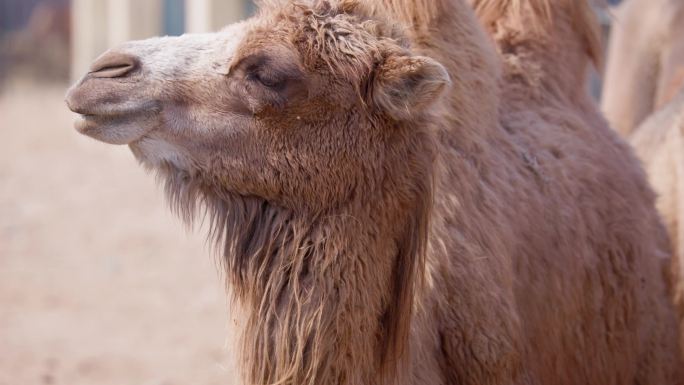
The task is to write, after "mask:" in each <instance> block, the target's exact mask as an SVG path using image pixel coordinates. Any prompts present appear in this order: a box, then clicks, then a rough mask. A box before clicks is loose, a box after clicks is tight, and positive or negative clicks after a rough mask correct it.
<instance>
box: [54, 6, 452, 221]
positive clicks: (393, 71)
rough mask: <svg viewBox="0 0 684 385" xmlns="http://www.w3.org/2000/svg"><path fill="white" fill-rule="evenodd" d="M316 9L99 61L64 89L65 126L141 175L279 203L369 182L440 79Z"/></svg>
mask: <svg viewBox="0 0 684 385" xmlns="http://www.w3.org/2000/svg"><path fill="white" fill-rule="evenodd" d="M318 7H319V8H316V9H313V8H310V7H308V6H303V5H286V6H284V7H281V8H276V9H271V10H262V13H261V14H260V15H259V16H257V17H255V18H252V19H251V20H248V21H246V22H242V23H238V24H235V25H232V26H229V27H227V28H226V29H224V30H223V31H221V32H219V33H215V34H205V35H184V36H181V37H174V38H170V37H165V38H156V39H150V40H145V41H139V42H130V43H127V44H125V45H123V46H121V47H119V48H116V49H114V50H112V51H110V52H108V53H106V54H105V55H103V56H102V57H101V58H99V59H98V60H97V61H96V62H95V64H94V65H93V68H92V71H91V72H90V73H89V74H87V75H86V76H85V77H84V78H83V79H82V80H81V81H80V82H79V83H78V84H76V85H75V86H74V87H73V88H72V89H71V90H70V91H69V93H68V95H67V103H68V105H69V107H70V108H71V109H72V110H73V111H75V112H77V113H79V114H81V115H82V117H81V120H80V121H78V122H77V123H76V129H77V130H78V131H80V132H81V133H83V134H86V135H89V136H91V137H93V138H95V139H98V140H101V141H104V142H108V143H115V144H128V145H130V147H131V149H132V151H133V153H134V154H135V156H136V157H137V158H139V159H140V160H141V161H142V162H143V163H144V164H146V165H147V166H151V167H152V168H155V169H158V170H162V171H163V172H172V173H179V172H182V173H184V174H186V175H192V176H197V177H199V178H201V179H202V180H203V183H204V184H205V185H212V186H217V185H219V186H221V188H222V189H223V190H225V191H228V192H230V193H237V194H240V195H251V196H258V197H261V198H265V199H267V200H271V201H276V202H277V203H279V204H283V205H286V206H294V205H298V204H302V202H306V204H307V205H311V206H314V207H315V208H317V209H320V208H321V207H322V206H330V205H334V204H339V203H341V202H342V201H345V200H348V199H350V198H351V197H352V196H353V195H355V192H354V190H355V189H362V188H373V186H371V185H372V184H373V183H376V182H377V180H374V179H379V178H382V174H381V173H382V167H383V165H382V164H381V163H378V161H379V160H381V159H382V158H383V155H382V154H383V152H384V151H387V148H388V144H389V143H392V142H395V143H396V142H397V137H402V139H401V140H407V139H406V138H405V136H406V132H404V131H403V130H400V129H396V128H394V127H393V126H398V125H402V122H406V121H409V120H412V119H414V115H416V116H417V115H421V114H423V112H422V111H424V109H425V108H426V107H427V106H428V105H429V104H431V103H432V101H433V100H434V99H435V98H436V97H437V96H438V95H439V94H440V93H441V90H442V89H443V86H444V85H445V84H446V83H447V82H448V75H447V74H446V71H445V70H444V68H443V67H442V66H441V65H440V64H438V63H436V62H435V61H433V60H432V59H429V58H426V57H420V56H415V55H413V54H412V53H411V52H410V51H409V49H408V48H407V47H406V46H405V43H404V39H403V37H402V36H400V35H398V33H397V32H396V30H395V29H393V28H390V27H387V26H385V25H384V24H383V23H382V22H381V21H377V20H373V19H371V18H370V17H367V16H364V15H363V14H361V13H358V12H355V10H354V9H348V10H339V9H335V10H332V9H331V8H328V6H327V5H326V3H325V2H322V4H321V5H319V6H318ZM369 176H370V178H369Z"/></svg>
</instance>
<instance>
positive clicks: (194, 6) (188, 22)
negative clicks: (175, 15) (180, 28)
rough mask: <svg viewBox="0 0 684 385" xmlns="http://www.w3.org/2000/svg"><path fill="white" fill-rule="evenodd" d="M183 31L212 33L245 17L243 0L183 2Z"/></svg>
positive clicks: (245, 4) (194, 0)
mask: <svg viewBox="0 0 684 385" xmlns="http://www.w3.org/2000/svg"><path fill="white" fill-rule="evenodd" d="M185 15H186V19H185V30H186V32H190V33H202V32H214V31H218V30H220V29H221V28H223V27H225V26H226V25H228V24H230V23H234V22H236V21H239V20H242V19H244V18H245V17H246V16H247V2H246V1H245V0H185Z"/></svg>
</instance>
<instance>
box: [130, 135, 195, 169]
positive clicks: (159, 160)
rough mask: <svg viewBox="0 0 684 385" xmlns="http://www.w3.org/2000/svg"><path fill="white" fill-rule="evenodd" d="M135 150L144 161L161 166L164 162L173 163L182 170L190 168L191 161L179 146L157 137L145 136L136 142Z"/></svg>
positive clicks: (153, 165)
mask: <svg viewBox="0 0 684 385" xmlns="http://www.w3.org/2000/svg"><path fill="white" fill-rule="evenodd" d="M133 146H134V147H135V149H134V151H135V152H136V153H137V155H138V156H139V157H140V158H141V160H142V161H143V162H144V163H148V165H150V166H152V167H159V166H161V165H162V164H163V163H171V164H173V165H174V166H175V167H177V168H179V169H181V170H188V169H189V166H190V162H189V160H188V158H187V156H186V155H185V154H184V153H183V151H182V150H181V149H180V148H178V147H177V146H175V145H173V144H171V143H169V142H166V141H164V140H161V139H157V138H149V137H147V138H143V139H142V140H140V141H138V142H136V143H135V144H134V145H133Z"/></svg>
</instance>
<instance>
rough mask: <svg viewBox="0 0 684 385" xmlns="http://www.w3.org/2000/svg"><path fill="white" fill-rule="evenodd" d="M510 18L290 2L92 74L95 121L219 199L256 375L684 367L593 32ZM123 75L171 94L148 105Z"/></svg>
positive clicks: (447, 377)
mask: <svg viewBox="0 0 684 385" xmlns="http://www.w3.org/2000/svg"><path fill="white" fill-rule="evenodd" d="M519 4H522V3H519ZM567 4H569V3H567ZM565 10H566V11H567V10H569V9H565ZM551 11H552V12H551V14H550V17H551V21H550V22H549V23H548V24H545V25H546V26H547V27H549V26H552V27H553V31H558V33H560V32H563V33H567V36H568V37H569V38H573V39H575V40H574V43H573V42H570V45H571V46H573V47H576V48H577V50H579V51H580V52H585V53H591V50H587V49H586V46H585V44H586V43H587V41H586V40H585V39H584V38H583V37H582V36H581V35H579V36H578V35H577V34H576V31H575V30H574V29H573V27H572V25H573V22H572V18H569V17H567V15H565V14H564V13H563V12H560V11H558V12H556V11H554V9H553V7H552V9H551ZM564 15H565V16H564ZM545 17H546V16H545ZM500 23H501V24H498V27H497V28H498V29H497V30H496V31H495V32H496V34H495V36H497V42H498V44H499V47H502V48H501V53H502V58H503V60H501V58H500V57H498V56H497V54H496V52H495V50H494V46H493V45H492V44H491V43H490V41H489V40H488V38H487V37H486V35H485V33H484V31H483V30H482V29H481V27H480V26H479V24H478V22H477V20H476V19H475V16H474V14H473V13H472V10H471V9H470V8H469V7H468V6H467V4H466V3H465V2H464V1H447V0H419V1H409V0H383V1H377V2H372V3H369V4H368V5H363V4H360V3H358V2H356V1H350V0H342V1H334V2H326V1H316V2H314V3H313V4H308V3H306V4H301V3H296V4H285V5H282V4H280V2H274V3H273V4H267V5H263V6H262V10H261V12H260V13H259V14H258V15H257V16H256V17H255V18H254V19H252V20H250V21H247V22H245V24H242V25H237V26H232V27H229V29H227V30H226V31H224V32H223V33H220V34H217V35H216V36H215V37H214V38H213V39H199V38H197V39H195V38H193V37H192V36H185V37H181V38H176V39H160V40H151V41H146V42H138V43H131V44H130V45H129V46H125V47H122V48H120V49H119V50H118V51H114V52H113V53H110V55H114V54H119V55H122V54H124V53H125V54H127V55H137V57H138V58H139V59H140V60H141V63H140V67H141V68H142V69H143V71H140V72H135V66H132V68H133V69H132V70H131V72H130V73H127V74H126V76H125V77H123V78H122V80H123V81H121V80H116V79H107V80H103V79H101V78H92V77H88V76H87V77H86V78H84V80H83V81H82V82H81V83H79V84H78V85H76V86H75V87H74V88H73V89H72V90H71V91H70V93H69V95H68V97H67V102H68V103H69V105H70V107H71V108H72V109H74V110H76V111H79V112H81V113H83V114H85V115H87V116H88V117H87V118H86V123H85V124H84V125H82V126H79V129H80V130H81V131H83V132H85V133H87V134H89V135H91V136H94V137H96V138H98V139H100V140H107V141H112V142H115V141H116V142H126V141H128V142H129V144H130V145H131V148H132V149H133V151H134V153H135V155H136V156H137V157H138V158H139V159H140V160H141V161H142V162H143V163H144V164H146V165H148V166H149V167H152V168H153V169H155V170H157V171H158V172H159V173H160V175H161V177H162V178H163V179H164V180H166V183H167V191H168V192H169V195H171V197H172V202H174V203H175V206H176V207H177V209H178V210H179V211H180V212H181V213H182V214H183V216H185V217H186V218H191V217H192V216H193V213H194V212H195V211H197V209H199V208H201V207H205V208H206V210H207V212H208V214H209V215H210V216H212V218H213V220H212V223H213V224H214V225H213V227H212V228H213V233H214V234H215V235H216V236H217V239H219V240H220V243H221V244H222V246H223V257H224V262H225V265H226V266H225V268H226V271H227V280H228V282H229V285H230V287H231V290H232V293H233V295H234V299H235V306H236V311H237V312H239V313H240V314H242V316H243V317H242V320H241V322H240V323H239V327H240V329H241V331H242V345H241V346H242V349H241V361H242V363H243V368H244V370H243V379H244V382H245V383H247V384H293V385H294V384H297V385H300V384H381V383H386V384H444V385H446V384H466V385H467V384H471V385H474V384H560V385H563V384H601V385H605V384H616V385H617V384H626V383H635V384H636V383H654V384H655V383H658V384H674V383H676V381H677V379H678V378H679V369H678V360H677V357H678V347H677V344H676V341H674V339H673V338H676V337H673V336H676V334H677V330H676V320H675V317H674V314H673V313H674V312H673V309H672V307H671V305H670V303H669V300H668V297H667V293H666V289H665V284H664V282H663V277H662V275H661V270H660V263H661V261H659V260H658V259H657V256H658V254H657V253H658V251H659V246H660V245H661V244H660V242H661V239H659V238H658V236H659V235H660V233H659V230H660V223H659V221H658V217H657V213H656V212H655V209H654V207H653V194H652V192H651V191H650V189H649V187H648V185H647V183H646V181H645V177H644V175H643V173H642V171H641V169H640V168H639V166H638V164H637V162H636V160H635V158H634V157H633V156H632V154H631V152H630V151H629V149H628V148H627V147H626V146H625V144H624V143H622V142H621V141H620V140H619V139H618V138H616V136H615V134H614V133H613V132H611V131H610V130H609V129H608V127H606V125H605V124H604V123H603V121H602V120H601V118H600V115H599V114H598V113H597V112H596V110H595V108H594V107H593V104H592V103H591V101H590V100H589V99H588V97H587V96H586V93H584V92H582V90H581V87H579V86H578V84H584V82H583V79H584V75H585V72H586V68H587V66H588V64H589V56H588V55H577V54H576V52H573V53H567V58H568V59H572V60H571V61H565V60H563V59H565V58H566V57H565V56H563V53H562V52H561V51H559V48H560V47H556V46H553V45H548V44H554V43H553V41H554V40H553V39H549V40H548V42H540V41H536V40H534V39H536V38H538V36H537V37H536V38H534V39H533V36H531V35H530V36H527V35H526V34H525V33H513V32H512V31H513V30H507V29H506V28H508V23H507V22H506V20H501V22H500ZM572 31H575V32H572ZM233 36H235V39H237V43H233V40H228V41H227V42H226V41H224V40H222V39H229V37H230V38H232V37H233ZM523 37H524V38H523ZM216 40H218V42H217V43H214V41H216ZM226 46H230V47H234V48H231V49H232V51H230V52H229V53H228V54H223V53H222V52H223V51H222V50H223V49H225V48H222V47H226ZM179 47H180V48H179ZM543 47H546V48H554V51H550V52H548V51H545V50H543V49H542V48H543ZM178 49H182V51H180V53H175V52H176V51H175V50H178ZM166 52H168V53H174V54H173V55H171V54H169V55H168V56H163V57H162V58H160V56H159V55H163V54H164V53H166ZM223 55H225V56H228V57H229V59H226V60H225V61H227V62H229V64H227V65H226V64H225V63H224V56H223ZM557 55H560V56H561V57H557ZM573 55H574V56H573ZM168 57H171V58H173V59H166V58H168ZM177 57H181V58H183V60H177V59H176V58H177ZM162 59H164V60H162ZM108 60H109V59H108ZM166 60H168V61H169V62H167V61H166ZM105 62H107V61H105ZM438 62H439V63H441V65H440V64H438ZM177 63H179V64H177ZM502 64H503V65H502ZM552 65H553V66H552ZM101 66H102V65H100V67H101ZM100 67H98V66H96V67H95V69H94V73H95V75H97V74H98V71H100V70H102V69H101V68H100ZM115 68H116V69H117V71H119V72H118V74H121V69H120V67H115ZM107 70H108V69H107V68H105V70H102V71H107ZM109 71H110V72H111V70H109ZM447 74H448V75H447ZM90 76H93V75H90ZM136 76H138V78H137V79H138V82H140V83H141V84H144V85H145V86H146V87H144V89H142V90H138V89H137V88H135V87H136V85H135V84H136V83H135V82H130V81H128V80H129V78H134V77H136ZM573 76H578V77H579V78H573ZM169 79H173V80H174V81H173V82H169V81H168V80H169ZM131 84H133V85H131ZM449 85H450V86H449ZM124 89H125V90H126V91H125V92H124V91H122V90H124ZM442 91H445V95H444V97H443V98H441V99H440V98H438V96H439V95H440V93H442ZM122 95H125V101H126V103H134V102H138V103H139V102H140V101H142V102H147V103H150V100H151V101H152V102H154V103H153V104H152V105H153V106H155V107H158V110H154V111H152V112H147V113H145V114H143V117H144V119H142V120H139V121H138V122H139V124H140V125H143V126H144V127H143V128H138V129H136V130H132V129H131V128H129V127H128V126H126V125H125V124H124V123H120V122H119V121H118V120H116V117H114V118H112V117H111V116H112V113H111V110H112V109H114V107H111V106H110V105H109V104H108V103H112V100H114V101H116V100H117V97H121V96H122ZM139 100H140V101H139ZM102 105H105V106H107V110H106V112H107V114H105V115H104V116H103V117H102V118H100V114H98V113H97V112H98V111H99V110H97V108H101V107H100V106H102ZM127 105H128V104H127ZM115 107H116V106H115ZM156 111H160V112H156ZM93 116H95V117H94V118H93ZM129 118H130V117H129ZM99 119H103V120H104V123H102V122H100V121H99ZM110 119H112V120H110ZM150 121H152V123H151V124H150V123H148V122H150ZM141 131H142V132H143V133H142V134H140V132H141ZM121 138H125V140H124V139H121Z"/></svg>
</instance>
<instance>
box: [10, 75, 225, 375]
mask: <svg viewBox="0 0 684 385" xmlns="http://www.w3.org/2000/svg"><path fill="white" fill-rule="evenodd" d="M64 92H65V89H64V88H63V87H57V86H55V87H50V88H47V89H39V88H36V87H34V86H26V85H13V86H4V88H2V89H0V385H34V384H66V385H80V384H89V385H92V384H98V385H107V384H116V385H128V384H142V385H185V384H188V385H194V384H197V385H204V384H233V383H234V381H233V380H232V378H234V377H235V373H234V371H233V370H232V369H231V366H230V365H229V363H228V362H229V361H228V357H230V356H232V353H231V351H230V348H229V347H227V344H226V341H227V337H228V331H227V327H226V325H227V324H228V322H227V318H228V310H227V306H226V299H225V298H226V296H225V295H224V290H223V287H222V284H221V278H220V276H219V273H218V270H217V269H216V267H215V264H214V259H213V257H212V256H211V255H210V251H209V248H208V247H205V244H204V241H203V238H202V236H201V234H200V233H201V231H195V232H194V233H189V232H187V231H185V229H184V227H183V226H182V225H181V224H180V222H179V221H178V220H177V219H176V218H174V217H173V216H172V215H171V214H170V213H169V212H168V210H167V208H166V206H165V202H164V199H163V195H162V193H161V191H160V189H159V188H158V187H157V186H156V185H155V182H154V180H153V178H152V177H151V176H150V175H146V174H145V172H144V171H143V170H142V169H141V168H140V167H138V165H137V164H136V162H135V161H134V160H133V157H132V155H131V154H130V153H129V151H128V149H127V148H126V147H114V146H107V145H104V144H101V143H98V142H95V141H93V140H90V139H87V138H85V137H81V136H79V135H78V134H77V133H76V132H75V131H74V130H73V128H72V120H73V116H72V115H71V113H69V112H68V111H67V109H66V107H65V106H64V104H63V102H62V99H63V95H64Z"/></svg>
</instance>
